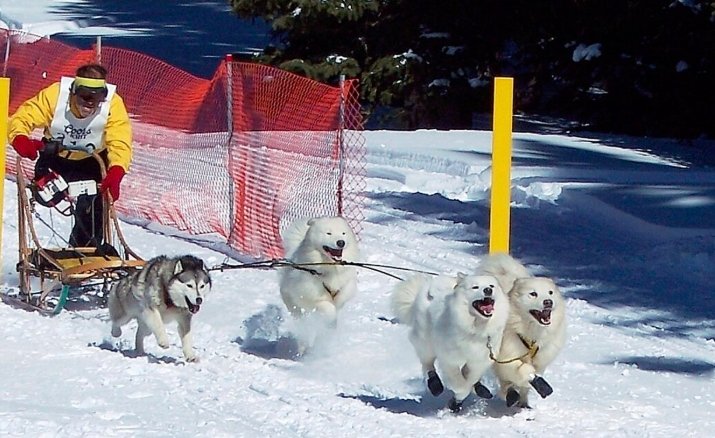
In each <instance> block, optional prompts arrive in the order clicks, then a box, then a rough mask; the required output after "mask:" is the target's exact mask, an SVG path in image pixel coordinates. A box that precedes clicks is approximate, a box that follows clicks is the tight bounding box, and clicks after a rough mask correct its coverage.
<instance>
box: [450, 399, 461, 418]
mask: <svg viewBox="0 0 715 438" xmlns="http://www.w3.org/2000/svg"><path fill="white" fill-rule="evenodd" d="M447 406H448V407H449V410H450V411H452V412H453V413H455V414H456V413H457V412H459V411H461V410H462V402H458V401H457V399H456V398H454V397H452V399H451V400H450V401H449V405H447Z"/></svg>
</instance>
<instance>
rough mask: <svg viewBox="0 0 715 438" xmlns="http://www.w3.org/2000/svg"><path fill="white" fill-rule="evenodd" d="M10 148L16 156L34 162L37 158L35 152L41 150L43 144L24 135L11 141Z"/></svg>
mask: <svg viewBox="0 0 715 438" xmlns="http://www.w3.org/2000/svg"><path fill="white" fill-rule="evenodd" d="M12 147H13V148H14V149H15V152H17V154H18V155H20V156H21V157H24V158H29V159H30V160H34V159H35V158H37V151H39V150H42V148H43V144H42V142H41V141H40V140H33V139H31V138H29V137H28V136H26V135H22V134H20V135H18V136H16V137H15V139H14V140H13V141H12Z"/></svg>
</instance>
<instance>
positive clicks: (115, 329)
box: [112, 326, 122, 338]
mask: <svg viewBox="0 0 715 438" xmlns="http://www.w3.org/2000/svg"><path fill="white" fill-rule="evenodd" d="M112 336H114V337H115V338H118V337H120V336H122V328H121V327H118V326H114V327H112Z"/></svg>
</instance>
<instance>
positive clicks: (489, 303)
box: [472, 297, 494, 318]
mask: <svg viewBox="0 0 715 438" xmlns="http://www.w3.org/2000/svg"><path fill="white" fill-rule="evenodd" d="M472 307H474V308H475V309H476V310H477V312H479V313H480V314H481V315H482V316H484V317H486V318H491V316H492V314H493V313H494V298H489V297H487V298H483V299H481V300H474V301H472Z"/></svg>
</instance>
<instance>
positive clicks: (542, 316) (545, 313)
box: [532, 308, 551, 325]
mask: <svg viewBox="0 0 715 438" xmlns="http://www.w3.org/2000/svg"><path fill="white" fill-rule="evenodd" d="M532 314H533V315H534V317H535V318H536V319H537V320H538V321H539V322H540V323H541V324H543V325H549V324H551V309H550V308H546V309H544V310H533V311H532Z"/></svg>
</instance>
